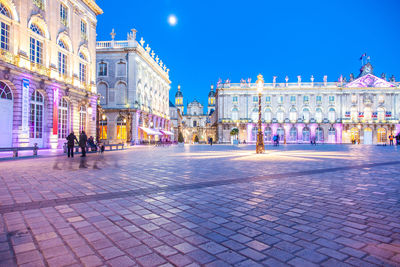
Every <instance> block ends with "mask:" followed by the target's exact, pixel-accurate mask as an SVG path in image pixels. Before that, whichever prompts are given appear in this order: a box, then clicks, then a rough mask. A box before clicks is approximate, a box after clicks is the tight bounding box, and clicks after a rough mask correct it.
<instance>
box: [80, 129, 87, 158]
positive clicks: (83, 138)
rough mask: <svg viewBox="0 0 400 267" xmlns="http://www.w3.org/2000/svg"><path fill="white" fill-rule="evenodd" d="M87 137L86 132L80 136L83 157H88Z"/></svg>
mask: <svg viewBox="0 0 400 267" xmlns="http://www.w3.org/2000/svg"><path fill="white" fill-rule="evenodd" d="M87 139H88V138H87V135H86V133H85V131H82V132H81V135H80V136H79V146H80V147H81V150H82V156H81V157H86V142H87Z"/></svg>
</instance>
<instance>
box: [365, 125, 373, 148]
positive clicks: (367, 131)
mask: <svg viewBox="0 0 400 267" xmlns="http://www.w3.org/2000/svg"><path fill="white" fill-rule="evenodd" d="M364 145H372V129H371V128H365V129H364Z"/></svg>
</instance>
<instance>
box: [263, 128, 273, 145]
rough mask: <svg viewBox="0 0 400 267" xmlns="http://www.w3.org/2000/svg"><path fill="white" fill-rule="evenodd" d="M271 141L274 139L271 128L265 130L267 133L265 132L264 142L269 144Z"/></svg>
mask: <svg viewBox="0 0 400 267" xmlns="http://www.w3.org/2000/svg"><path fill="white" fill-rule="evenodd" d="M271 139H272V130H271V127H267V128H265V131H264V140H265V141H267V142H270V141H271Z"/></svg>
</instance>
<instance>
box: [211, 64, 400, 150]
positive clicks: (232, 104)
mask: <svg viewBox="0 0 400 267" xmlns="http://www.w3.org/2000/svg"><path fill="white" fill-rule="evenodd" d="M276 79H277V77H273V82H272V83H265V84H264V85H263V89H262V94H261V97H262V99H261V103H262V107H261V113H262V128H263V129H262V131H263V133H264V140H265V142H266V143H267V144H268V143H271V140H272V138H273V136H274V135H279V137H280V141H281V142H284V143H309V142H310V140H314V139H315V140H316V142H317V143H352V142H353V143H361V144H379V143H386V142H387V138H388V136H389V135H390V134H391V133H393V135H396V134H397V133H399V131H400V124H399V118H400V90H399V89H400V88H399V85H400V84H399V83H398V82H396V81H395V79H394V77H393V76H392V78H390V79H389V80H388V79H386V76H385V75H384V74H382V75H381V77H377V76H375V75H374V74H373V67H372V65H371V63H370V62H367V63H366V64H365V65H363V67H362V68H361V70H360V74H359V76H358V77H357V78H354V75H352V74H351V75H350V79H349V80H348V81H347V80H346V78H344V77H341V78H339V80H338V81H337V82H328V79H327V76H324V78H323V81H322V82H315V81H314V77H313V76H312V77H311V79H310V81H309V82H304V81H302V77H301V76H298V77H297V81H296V82H292V83H289V78H288V77H286V78H285V82H284V83H278V82H276ZM258 111H259V108H258V92H257V88H256V84H255V83H250V82H246V81H244V80H242V82H241V83H236V84H234V83H230V82H229V81H227V82H225V83H222V82H219V83H218V86H217V112H218V140H219V142H221V143H229V142H231V141H232V139H234V138H237V137H236V136H231V135H230V133H231V131H232V129H234V128H237V129H238V130H239V135H238V139H239V140H240V141H241V142H243V141H246V142H248V143H255V142H256V135H257V122H258Z"/></svg>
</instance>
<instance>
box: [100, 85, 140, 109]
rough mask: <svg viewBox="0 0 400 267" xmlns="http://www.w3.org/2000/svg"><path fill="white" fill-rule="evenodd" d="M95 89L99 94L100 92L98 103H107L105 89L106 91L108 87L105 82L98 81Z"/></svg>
mask: <svg viewBox="0 0 400 267" xmlns="http://www.w3.org/2000/svg"><path fill="white" fill-rule="evenodd" d="M97 91H98V92H99V94H100V104H101V105H107V102H108V101H107V100H108V98H107V93H108V92H107V91H108V87H107V84H105V83H100V84H99V85H98V86H97ZM139 99H140V97H139Z"/></svg>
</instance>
